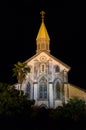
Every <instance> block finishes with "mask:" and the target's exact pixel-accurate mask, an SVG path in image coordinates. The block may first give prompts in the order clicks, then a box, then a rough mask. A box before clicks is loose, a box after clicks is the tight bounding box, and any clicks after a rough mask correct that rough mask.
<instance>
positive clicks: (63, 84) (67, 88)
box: [16, 11, 86, 108]
mask: <svg viewBox="0 0 86 130" xmlns="http://www.w3.org/2000/svg"><path fill="white" fill-rule="evenodd" d="M41 15H42V22H41V25H40V28H39V31H38V34H37V38H36V46H37V48H36V54H35V55H34V56H32V57H31V58H29V59H28V60H27V61H25V62H26V63H27V66H29V67H30V70H31V71H30V73H28V74H27V76H26V80H24V81H23V83H22V90H23V91H24V94H26V95H28V98H29V99H34V100H35V105H36V106H40V107H41V106H44V107H47V108H56V107H58V106H61V105H62V104H64V103H67V101H68V100H69V99H70V98H73V97H78V98H81V99H83V100H86V91H85V90H83V89H81V88H79V87H77V86H75V85H72V84H70V83H68V72H69V71H70V66H68V65H67V64H65V63H63V62H62V61H60V60H59V59H58V58H56V57H54V56H53V55H51V54H50V37H49V34H48V32H47V29H46V26H45V23H44V12H43V11H42V12H41ZM16 87H17V89H18V88H19V84H17V85H16Z"/></svg>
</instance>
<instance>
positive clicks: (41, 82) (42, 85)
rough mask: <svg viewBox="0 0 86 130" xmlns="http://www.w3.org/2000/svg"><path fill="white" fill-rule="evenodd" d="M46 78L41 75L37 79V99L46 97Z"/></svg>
mask: <svg viewBox="0 0 86 130" xmlns="http://www.w3.org/2000/svg"><path fill="white" fill-rule="evenodd" d="M47 89H48V88H47V79H46V78H45V77H44V76H43V77H41V78H40V80H39V92H38V93H39V99H42V100H43V99H47Z"/></svg>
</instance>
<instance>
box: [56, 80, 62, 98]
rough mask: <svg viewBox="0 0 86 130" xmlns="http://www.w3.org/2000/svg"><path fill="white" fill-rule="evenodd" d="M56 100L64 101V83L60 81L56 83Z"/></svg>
mask: <svg viewBox="0 0 86 130" xmlns="http://www.w3.org/2000/svg"><path fill="white" fill-rule="evenodd" d="M54 99H56V100H60V99H62V82H61V80H60V79H56V80H55V81H54Z"/></svg>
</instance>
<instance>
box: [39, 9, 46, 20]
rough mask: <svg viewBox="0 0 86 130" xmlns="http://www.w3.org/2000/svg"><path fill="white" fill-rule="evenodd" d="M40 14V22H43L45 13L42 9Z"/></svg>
mask: <svg viewBox="0 0 86 130" xmlns="http://www.w3.org/2000/svg"><path fill="white" fill-rule="evenodd" d="M40 14H41V18H42V22H44V15H45V12H44V11H41V12H40Z"/></svg>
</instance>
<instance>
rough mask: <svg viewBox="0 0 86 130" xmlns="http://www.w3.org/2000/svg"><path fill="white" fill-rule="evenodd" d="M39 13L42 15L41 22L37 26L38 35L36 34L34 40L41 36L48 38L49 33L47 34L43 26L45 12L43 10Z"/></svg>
mask: <svg viewBox="0 0 86 130" xmlns="http://www.w3.org/2000/svg"><path fill="white" fill-rule="evenodd" d="M40 13H41V15H42V16H41V17H42V23H41V26H40V28H39V31H38V35H37V38H36V40H38V39H41V38H43V39H47V40H50V38H49V35H48V32H47V29H46V26H45V24H44V14H45V12H44V11H41V12H40Z"/></svg>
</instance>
